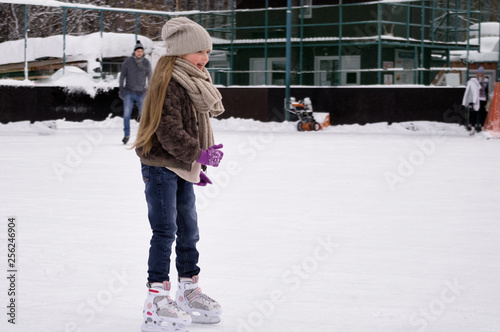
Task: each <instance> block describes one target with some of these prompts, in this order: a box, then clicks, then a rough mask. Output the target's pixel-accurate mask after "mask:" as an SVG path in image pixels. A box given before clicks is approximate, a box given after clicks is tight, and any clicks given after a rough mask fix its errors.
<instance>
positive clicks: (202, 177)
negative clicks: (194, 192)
mask: <svg viewBox="0 0 500 332" xmlns="http://www.w3.org/2000/svg"><path fill="white" fill-rule="evenodd" d="M207 184H212V181H210V179H209V178H208V176H207V175H206V174H205V173H203V172H200V182H198V183H195V185H197V186H200V187H205V186H206V185H207Z"/></svg>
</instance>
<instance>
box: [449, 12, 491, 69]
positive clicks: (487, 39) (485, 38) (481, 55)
mask: <svg viewBox="0 0 500 332" xmlns="http://www.w3.org/2000/svg"><path fill="white" fill-rule="evenodd" d="M470 28H471V33H470V34H471V39H470V44H471V45H478V44H479V43H480V44H481V45H480V48H479V50H480V51H479V52H478V51H469V57H468V60H469V61H470V62H498V60H499V53H498V52H499V42H500V37H499V35H500V33H499V29H500V23H498V22H483V23H481V38H480V39H479V38H478V28H479V25H478V24H473V25H471V27H470ZM472 30H475V31H472ZM451 57H452V58H451V61H461V60H466V59H467V51H453V52H451Z"/></svg>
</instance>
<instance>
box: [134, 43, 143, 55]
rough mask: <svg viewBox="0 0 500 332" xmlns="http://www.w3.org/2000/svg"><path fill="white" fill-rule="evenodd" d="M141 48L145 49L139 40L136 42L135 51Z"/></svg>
mask: <svg viewBox="0 0 500 332" xmlns="http://www.w3.org/2000/svg"><path fill="white" fill-rule="evenodd" d="M139 48H142V49H143V50H144V47H143V46H142V44H141V42H140V41H139V40H138V41H137V42H136V43H135V47H134V52H135V51H136V50H138V49H139Z"/></svg>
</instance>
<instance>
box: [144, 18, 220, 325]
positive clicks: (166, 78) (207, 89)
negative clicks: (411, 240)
mask: <svg viewBox="0 0 500 332" xmlns="http://www.w3.org/2000/svg"><path fill="white" fill-rule="evenodd" d="M162 39H163V40H164V41H165V43H166V46H167V54H166V56H163V57H162V58H160V60H159V61H158V64H157V65H156V68H155V70H154V73H153V77H152V80H151V85H150V88H149V90H148V93H147V95H146V100H145V102H144V109H143V112H142V117H141V120H140V123H139V131H138V134H137V140H136V142H135V143H134V147H135V148H136V152H137V155H138V156H139V157H140V159H141V164H142V176H143V180H144V183H145V185H146V189H145V194H146V201H147V204H148V218H149V222H150V224H151V229H152V231H153V236H152V238H151V247H150V250H149V260H148V283H147V287H149V291H148V296H147V299H146V302H145V304H144V313H143V315H144V321H143V324H142V326H141V329H142V331H187V329H186V326H188V325H189V324H190V323H191V322H199V323H218V322H219V321H220V317H219V316H220V314H221V313H222V308H221V306H220V305H219V304H218V303H217V302H216V301H215V300H213V299H211V298H210V297H208V296H207V295H205V294H204V293H202V291H201V289H200V288H199V287H198V274H199V272H200V268H199V267H198V265H197V263H198V256H199V254H198V250H197V249H196V243H197V242H198V239H199V235H198V223H197V215H196V206H195V195H194V190H193V184H196V185H200V186H205V185H207V184H210V183H211V182H210V179H209V178H208V177H207V176H206V175H205V173H204V172H203V170H206V166H213V167H217V166H218V165H219V162H220V160H221V158H222V156H223V153H222V151H221V150H220V148H222V144H219V145H214V138H213V133H212V127H211V125H210V116H217V115H219V114H221V113H222V112H224V108H223V106H222V102H221V99H222V97H221V95H220V93H219V91H218V90H217V89H216V88H215V87H214V85H213V84H212V82H211V79H210V75H209V73H208V71H207V69H206V68H205V65H206V64H207V62H208V53H210V51H211V50H212V41H211V38H210V35H209V34H208V32H207V31H206V30H205V29H204V28H203V27H201V26H200V25H198V24H197V23H195V22H193V21H191V20H189V19H187V18H185V17H178V18H173V19H171V20H169V21H168V22H167V23H166V24H165V25H164V26H163V29H162ZM202 169H203V170H202ZM174 240H175V241H176V246H175V253H176V260H175V263H176V268H177V274H178V277H179V278H178V287H177V292H176V295H175V300H172V299H171V298H170V287H171V283H170V279H169V269H170V256H171V252H172V244H173V242H174Z"/></svg>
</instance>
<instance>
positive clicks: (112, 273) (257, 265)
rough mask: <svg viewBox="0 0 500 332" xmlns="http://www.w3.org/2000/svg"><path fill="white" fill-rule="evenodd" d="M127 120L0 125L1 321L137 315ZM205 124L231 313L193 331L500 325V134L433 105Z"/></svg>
mask: <svg viewBox="0 0 500 332" xmlns="http://www.w3.org/2000/svg"><path fill="white" fill-rule="evenodd" d="M120 121H121V119H119V118H115V119H108V120H106V121H104V122H93V121H86V122H84V123H71V122H65V121H57V127H58V129H57V130H52V129H49V128H47V127H46V126H45V125H44V124H41V123H36V124H33V125H30V124H29V123H26V122H23V123H13V124H7V125H0V145H1V146H2V149H1V152H2V153H1V154H0V160H1V164H0V165H1V173H0V186H1V191H0V202H1V204H0V218H2V219H3V221H2V223H1V224H2V225H3V226H1V229H0V244H1V245H0V248H1V250H0V251H1V254H0V257H1V258H0V262H1V266H2V269H3V271H4V272H3V273H4V276H2V277H1V278H0V280H1V281H0V293H1V294H2V295H1V297H0V300H1V302H2V303H1V307H2V308H4V309H3V313H2V314H1V315H0V317H3V318H2V319H1V321H0V330H1V331H23V332H24V331H36V332H45V331H50V332H56V331H64V332H69V331H82V332H84V331H92V332H96V331H108V332H109V331H113V332H114V331H117V332H128V331H130V332H138V331H139V325H140V323H141V320H142V305H143V301H144V299H145V295H146V287H145V282H146V260H147V252H148V247H149V238H150V230H149V225H148V221H147V215H146V204H145V200H144V194H143V183H142V179H141V176H140V167H139V162H138V158H137V157H136V155H135V153H134V152H133V151H130V150H127V149H126V148H125V147H124V146H123V145H122V144H121V142H120V140H121V138H122V128H121V122H120ZM213 124H214V131H215V133H216V141H217V142H221V143H223V144H224V152H225V157H224V160H223V162H222V164H221V166H220V167H219V168H217V169H213V168H212V169H210V173H209V176H210V177H211V178H212V180H214V182H215V185H214V186H212V187H209V188H197V196H198V205H199V208H198V214H199V225H200V228H201V231H200V232H201V242H200V244H199V249H200V252H201V261H200V266H201V269H202V273H201V287H202V288H203V290H204V291H205V292H206V293H207V294H209V295H210V296H212V297H214V298H215V299H217V300H218V301H219V302H220V303H221V304H222V305H223V307H224V314H223V320H222V322H221V323H220V324H218V325H212V326H201V325H193V326H191V328H190V331H192V332H199V331H200V332H201V331H207V332H208V331H214V332H215V331H224V332H233V331H240V332H249V331H272V332H275V331H341V332H346V331H349V332H350V331H355V332H375V331H380V332H392V331H395V332H396V331H397V332H401V331H436V332H437V331H438V332H442V331H454V332H477V331H480V332H488V331H492V332H497V331H499V330H500V301H499V298H500V282H499V280H500V265H499V263H498V262H499V261H500V224H499V221H500V220H499V215H500V214H499V210H497V209H498V208H499V206H500V190H499V189H500V178H499V176H498V172H499V170H500V154H499V147H500V142H499V141H498V140H495V139H491V140H487V139H486V138H485V137H484V136H483V135H477V136H472V137H470V136H468V134H467V133H466V131H465V130H464V129H463V128H460V127H458V126H456V125H445V124H437V123H427V122H420V123H414V124H409V123H406V124H401V125H392V126H387V124H374V125H369V126H342V127H330V128H328V129H327V130H324V131H321V132H306V133H299V132H297V131H296V130H295V127H294V124H293V123H284V124H280V123H270V124H262V123H259V122H255V121H249V120H236V119H230V120H223V121H217V120H215V121H214V123H213ZM134 126H135V128H136V127H137V124H135V123H134ZM8 217H15V218H16V222H17V226H16V227H17V228H16V231H17V232H16V234H17V236H16V241H17V247H16V254H17V260H16V264H17V266H16V268H17V269H18V273H17V275H16V293H17V298H16V324H15V325H12V324H9V323H8V322H7V320H8V319H9V316H8V315H7V314H8V312H9V309H8V308H6V307H7V305H9V301H10V298H11V297H9V296H7V293H8V289H9V280H7V278H6V277H8V276H9V274H8V272H7V269H8V267H7V241H6V240H7V218H8ZM173 270H175V269H173ZM175 278H176V275H175V274H173V275H172V279H173V280H175Z"/></svg>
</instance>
